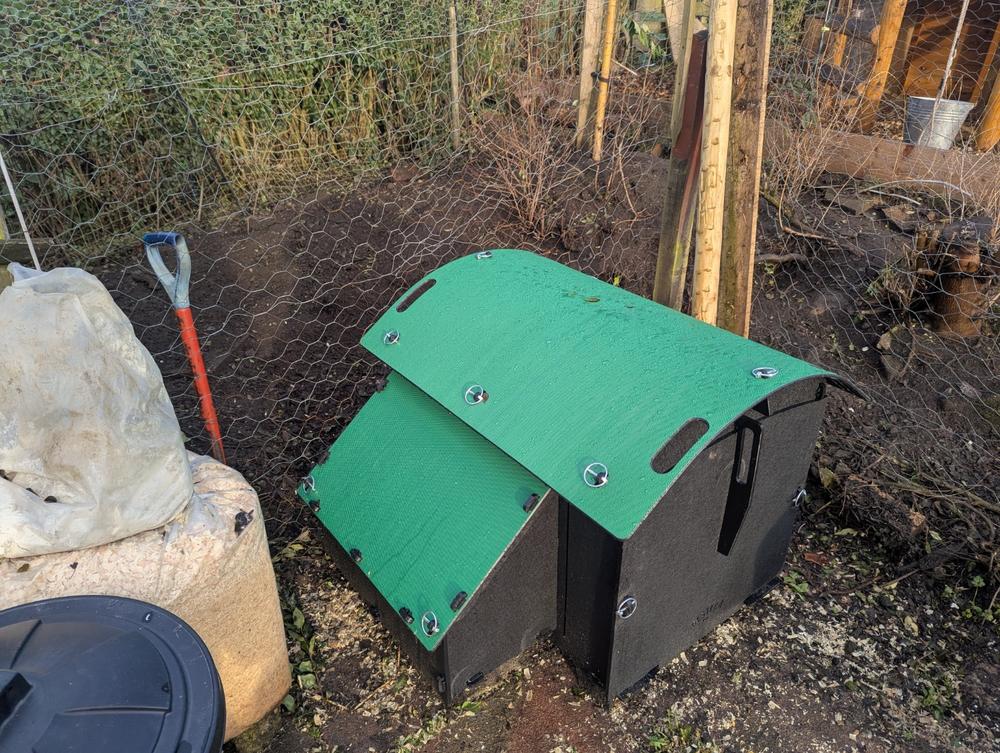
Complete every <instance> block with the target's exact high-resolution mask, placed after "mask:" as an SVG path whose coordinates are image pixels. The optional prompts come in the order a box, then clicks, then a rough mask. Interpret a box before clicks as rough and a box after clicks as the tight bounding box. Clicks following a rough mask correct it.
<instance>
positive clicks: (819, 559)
mask: <svg viewBox="0 0 1000 753" xmlns="http://www.w3.org/2000/svg"><path fill="white" fill-rule="evenodd" d="M802 559H804V560H805V561H806V562H812V563H813V564H814V565H820V566H822V567H826V566H827V565H829V564H830V557H829V555H827V554H823V553H822V552H806V553H805V554H803V555H802Z"/></svg>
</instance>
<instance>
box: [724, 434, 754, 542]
mask: <svg viewBox="0 0 1000 753" xmlns="http://www.w3.org/2000/svg"><path fill="white" fill-rule="evenodd" d="M735 427H736V456H735V457H734V459H733V474H732V476H731V478H730V480H729V495H728V496H727V498H726V510H725V512H724V513H723V516H722V529H721V530H720V531H719V546H718V549H719V554H724V555H726V556H728V555H729V553H730V552H731V551H732V550H733V544H735V543H736V536H737V534H739V532H740V528H742V527H743V521H744V519H745V518H746V516H747V511H748V510H749V509H750V500H751V499H752V498H753V484H754V479H755V477H756V476H757V458H758V456H759V455H760V435H761V428H760V424H759V423H757V422H756V421H754V420H753V419H752V418H750V417H749V416H740V417H739V418H738V419H736V421H735ZM748 436H749V437H751V441H752V442H753V444H752V445H751V446H750V454H749V457H748V458H747V464H746V468H745V472H744V468H743V457H744V455H745V452H746V441H747V437H748Z"/></svg>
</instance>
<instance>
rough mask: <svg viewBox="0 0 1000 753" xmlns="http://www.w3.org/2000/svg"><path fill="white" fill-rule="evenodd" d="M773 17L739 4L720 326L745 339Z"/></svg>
mask: <svg viewBox="0 0 1000 753" xmlns="http://www.w3.org/2000/svg"><path fill="white" fill-rule="evenodd" d="M773 17H774V3H773V0H739V8H738V11H737V17H736V18H737V24H736V50H735V58H734V62H733V114H732V120H731V124H730V132H729V157H728V166H727V168H726V175H727V180H726V199H725V217H726V222H725V227H724V230H723V236H722V268H721V271H720V277H719V291H720V300H719V309H718V325H719V326H720V327H723V328H725V329H728V330H729V331H730V332H734V333H736V334H737V335H742V336H743V337H747V336H748V335H749V334H750V298H751V294H752V287H753V263H754V255H755V249H756V238H757V200H758V199H757V196H758V194H759V192H760V170H761V162H762V161H763V154H764V115H765V110H766V101H767V78H768V57H769V56H770V52H771V22H772V20H773Z"/></svg>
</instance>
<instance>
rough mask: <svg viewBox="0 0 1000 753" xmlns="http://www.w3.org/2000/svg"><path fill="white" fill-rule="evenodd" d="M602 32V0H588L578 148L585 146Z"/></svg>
mask: <svg viewBox="0 0 1000 753" xmlns="http://www.w3.org/2000/svg"><path fill="white" fill-rule="evenodd" d="M600 34H601V0H587V5H586V6H585V7H584V11H583V39H582V40H581V48H580V93H579V95H578V97H577V111H576V148H577V149H579V148H580V147H582V146H583V142H584V140H585V139H586V137H587V121H588V120H589V119H590V100H591V95H593V93H594V74H595V73H596V72H597V42H598V39H599V37H600Z"/></svg>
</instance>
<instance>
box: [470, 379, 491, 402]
mask: <svg viewBox="0 0 1000 753" xmlns="http://www.w3.org/2000/svg"><path fill="white" fill-rule="evenodd" d="M489 396H490V395H489V393H488V392H487V391H486V389H485V388H484V387H483V385H481V384H474V385H472V386H471V387H469V389H467V390H466V391H465V402H466V403H468V404H469V405H479V404H480V403H483V402H486V399H487V398H488V397H489Z"/></svg>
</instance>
